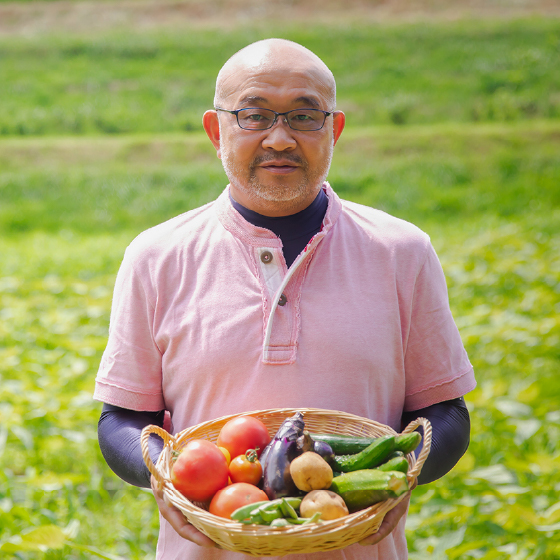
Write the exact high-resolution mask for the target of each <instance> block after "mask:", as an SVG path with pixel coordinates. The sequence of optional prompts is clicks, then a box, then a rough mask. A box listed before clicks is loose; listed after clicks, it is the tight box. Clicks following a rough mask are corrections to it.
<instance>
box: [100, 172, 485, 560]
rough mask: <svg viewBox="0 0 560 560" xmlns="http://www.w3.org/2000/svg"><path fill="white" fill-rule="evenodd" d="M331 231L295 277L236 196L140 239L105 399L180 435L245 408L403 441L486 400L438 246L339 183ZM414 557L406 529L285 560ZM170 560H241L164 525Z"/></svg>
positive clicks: (311, 248)
mask: <svg viewBox="0 0 560 560" xmlns="http://www.w3.org/2000/svg"><path fill="white" fill-rule="evenodd" d="M323 188H324V189H325V192H326V194H327V196H328V198H329V207H328V209H327V213H326V216H325V219H324V221H323V228H322V230H321V231H320V232H319V233H318V234H316V235H315V237H314V238H313V239H312V240H311V241H310V242H309V244H308V245H307V247H306V249H305V250H304V251H303V252H302V253H301V254H300V255H299V257H298V258H297V259H296V260H295V261H294V263H293V264H292V266H291V267H290V269H287V268H286V264H285V261H284V258H283V255H282V244H281V241H280V239H279V238H278V237H276V236H275V235H274V234H273V233H272V232H270V231H269V230H266V229H262V228H258V227H255V226H253V225H251V224H249V223H248V222H247V221H245V220H244V218H242V216H241V215H240V214H239V213H238V212H237V211H236V210H235V209H234V208H233V207H232V205H231V203H230V200H229V193H228V189H226V190H225V191H224V192H223V193H222V194H221V195H220V197H219V198H218V199H217V200H216V201H214V202H212V203H210V204H207V205H205V206H203V207H201V208H198V209H196V210H193V211H190V212H187V213H185V214H182V215H180V216H178V217H176V218H174V219H172V220H169V221H167V222H165V223H163V224H160V225H158V226H156V227H154V228H152V229H150V230H147V231H145V232H144V233H142V234H141V235H139V236H138V237H137V238H136V239H135V240H134V241H133V242H132V243H131V245H130V246H129V247H128V249H127V251H126V254H125V257H124V260H123V263H122V266H121V268H120V270H119V273H118V276H117V282H116V286H115V293H114V298H113V308H112V312H111V321H110V328H109V341H108V344H107V348H106V350H105V353H104V354H103V359H102V361H101V365H100V368H99V372H98V375H97V379H96V388H95V394H94V398H96V399H98V400H100V401H103V402H106V403H109V404H113V405H116V406H120V407H123V408H129V409H133V410H148V411H158V410H162V409H166V410H168V411H169V412H170V414H171V420H172V423H173V429H174V431H175V432H178V431H181V430H183V429H185V428H187V427H189V426H192V425H195V424H198V423H200V422H203V421H206V420H211V419H213V418H217V417H220V416H224V415H228V414H234V413H237V412H240V411H252V410H261V409H268V408H284V407H290V408H298V407H302V408H303V407H311V408H326V409H333V410H342V411H346V412H350V413H353V414H357V415H359V416H363V417H366V418H371V419H373V420H376V421H378V422H382V423H384V424H388V425H389V426H392V427H393V428H394V429H395V430H397V431H400V428H401V426H400V419H401V415H402V412H403V410H417V409H420V408H424V407H426V406H429V405H431V404H434V403H437V402H441V401H444V400H448V399H452V398H456V397H459V396H461V395H464V394H465V393H468V392H469V391H471V390H472V389H474V387H475V385H476V382H475V379H474V374H473V371H472V366H471V365H470V363H469V360H468V357H467V355H466V352H465V350H464V348H463V344H462V342H461V338H460V336H459V333H458V330H457V328H456V326H455V323H454V321H453V317H452V315H451V312H450V309H449V303H448V296H447V288H446V284H445V278H444V275H443V271H442V269H441V265H440V263H439V260H438V258H437V255H436V254H435V252H434V250H433V248H432V246H431V244H430V241H429V238H428V236H427V235H426V234H425V233H423V232H421V231H420V230H419V229H418V228H416V227H415V226H413V225H411V224H409V223H407V222H404V221H402V220H399V219H397V218H394V217H392V216H389V215H388V214H386V213H384V212H381V211H379V210H375V209H373V208H369V207H365V206H361V205H358V204H355V203H351V202H347V201H342V200H341V199H340V198H339V197H338V196H337V195H336V194H335V193H334V191H333V190H332V189H331V187H330V186H329V185H328V183H325V185H324V187H323ZM311 557H313V558H321V559H323V558H324V559H326V560H327V559H333V560H334V559H349V560H350V559H352V560H353V559H365V558H368V559H372V560H375V559H378V560H402V559H405V558H407V551H406V540H405V534H404V519H403V520H401V523H400V525H399V526H398V527H397V529H396V530H395V531H393V533H392V534H391V535H390V536H389V537H387V538H386V539H384V540H383V541H382V542H381V543H380V544H379V545H376V546H371V547H361V546H360V545H354V546H351V547H348V548H346V549H344V550H342V551H336V552H329V553H320V555H312V556H311V555H293V556H285V557H283V558H286V559H287V558H290V559H294V560H295V559H298V560H303V559H304V558H311ZM157 558H158V559H164V560H175V559H177V560H178V559H179V558H181V559H185V558H189V559H192V560H196V559H204V560H210V559H214V558H216V559H220V560H226V559H227V560H230V559H232V560H233V559H237V558H239V559H241V558H246V556H244V555H239V554H234V553H230V552H227V551H219V550H213V549H203V548H200V547H198V546H196V545H194V544H192V543H189V542H188V541H185V540H183V539H181V538H180V537H179V536H178V535H177V534H176V533H175V531H174V530H173V529H172V528H171V527H170V526H169V525H168V524H167V523H166V522H165V521H164V520H163V519H162V526H161V530H160V538H159V541H158V552H157Z"/></svg>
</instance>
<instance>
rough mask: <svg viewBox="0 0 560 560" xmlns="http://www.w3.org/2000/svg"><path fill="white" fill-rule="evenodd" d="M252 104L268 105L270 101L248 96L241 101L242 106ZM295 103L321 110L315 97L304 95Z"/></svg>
mask: <svg viewBox="0 0 560 560" xmlns="http://www.w3.org/2000/svg"><path fill="white" fill-rule="evenodd" d="M252 103H268V99H266V98H265V97H261V96H260V95H246V96H245V97H244V98H243V99H241V100H240V101H239V104H240V105H251V104H252ZM294 103H303V104H304V105H309V106H310V107H314V108H319V102H318V101H317V100H316V99H315V98H314V97H308V96H307V95H302V96H301V97H298V98H297V99H294Z"/></svg>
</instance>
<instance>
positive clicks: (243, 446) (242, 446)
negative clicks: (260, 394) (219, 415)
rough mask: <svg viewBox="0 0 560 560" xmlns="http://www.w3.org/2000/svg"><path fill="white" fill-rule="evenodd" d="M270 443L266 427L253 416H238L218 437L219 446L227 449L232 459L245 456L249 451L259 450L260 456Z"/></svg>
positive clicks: (225, 426)
mask: <svg viewBox="0 0 560 560" xmlns="http://www.w3.org/2000/svg"><path fill="white" fill-rule="evenodd" d="M269 443H270V434H269V433H268V430H267V428H266V426H265V425H264V424H263V423H262V422H261V421H260V420H259V419H258V418H254V417H253V416H238V417H237V418H233V419H232V420H229V422H227V423H226V424H224V426H223V427H222V429H221V430H220V434H219V436H218V445H219V446H220V447H225V448H226V449H227V450H228V451H229V454H230V455H231V456H232V457H237V456H238V455H245V452H246V451H247V449H257V447H258V450H257V454H258V455H259V456H260V454H261V453H262V451H263V449H264V448H265V447H266V446H267V445H268V444H269Z"/></svg>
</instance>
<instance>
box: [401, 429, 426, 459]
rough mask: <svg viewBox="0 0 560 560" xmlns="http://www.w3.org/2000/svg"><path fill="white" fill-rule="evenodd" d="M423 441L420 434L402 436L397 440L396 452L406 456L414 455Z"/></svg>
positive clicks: (413, 433)
mask: <svg viewBox="0 0 560 560" xmlns="http://www.w3.org/2000/svg"><path fill="white" fill-rule="evenodd" d="M421 441H422V436H421V435H420V433H419V432H411V433H410V434H401V435H400V436H397V437H396V438H395V450H396V451H402V452H403V453H404V454H405V455H408V454H409V453H412V452H413V451H414V450H415V449H416V448H417V447H418V446H419V445H420V442H421Z"/></svg>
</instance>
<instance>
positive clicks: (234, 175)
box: [221, 145, 334, 212]
mask: <svg viewBox="0 0 560 560" xmlns="http://www.w3.org/2000/svg"><path fill="white" fill-rule="evenodd" d="M333 148H334V146H333V145H331V146H330V149H329V152H328V154H327V157H326V158H325V159H324V162H323V164H322V165H321V166H320V167H319V168H317V169H316V170H314V171H310V169H309V164H308V162H307V160H305V159H304V158H303V157H301V156H298V155H296V154H286V153H283V152H268V153H266V154H264V155H262V156H256V157H255V158H254V159H253V160H252V161H251V163H250V165H249V167H248V168H246V167H244V166H241V165H239V164H237V163H236V162H235V161H234V159H235V158H234V152H233V151H230V150H228V149H225V146H222V147H221V152H222V165H223V166H224V170H225V172H226V175H227V177H228V179H229V182H230V183H231V184H232V185H233V186H234V187H235V188H236V189H237V190H238V191H240V192H243V193H244V194H245V196H246V197H247V198H249V199H253V200H259V201H266V202H268V203H278V204H280V205H282V207H283V209H285V210H286V211H288V212H289V210H290V208H291V207H292V206H293V207H297V206H298V203H299V201H301V200H302V199H304V198H306V197H307V196H308V195H309V193H310V192H312V191H313V192H315V193H318V192H319V189H320V188H321V186H322V184H323V182H324V181H325V179H326V177H327V174H328V172H329V168H330V164H331V160H332V154H333ZM279 159H282V160H288V161H291V162H293V163H295V164H297V165H298V166H299V169H300V170H301V171H302V172H303V173H302V177H301V179H300V180H299V181H298V182H296V183H295V184H294V183H293V182H291V181H290V182H288V181H287V180H286V178H285V177H282V176H278V177H271V178H270V179H269V180H268V181H262V180H259V179H258V177H257V173H256V170H257V168H258V166H259V165H261V164H263V163H266V162H267V161H274V160H279Z"/></svg>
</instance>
